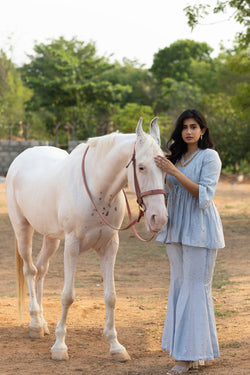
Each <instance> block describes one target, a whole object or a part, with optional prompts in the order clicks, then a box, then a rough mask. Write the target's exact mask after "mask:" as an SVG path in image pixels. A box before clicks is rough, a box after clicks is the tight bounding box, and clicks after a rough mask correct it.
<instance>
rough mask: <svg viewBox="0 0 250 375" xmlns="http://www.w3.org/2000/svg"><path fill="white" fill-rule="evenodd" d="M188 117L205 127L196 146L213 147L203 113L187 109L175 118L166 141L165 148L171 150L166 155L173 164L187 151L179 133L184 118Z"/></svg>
mask: <svg viewBox="0 0 250 375" xmlns="http://www.w3.org/2000/svg"><path fill="white" fill-rule="evenodd" d="M189 118H192V119H194V120H195V121H196V122H197V123H198V124H199V125H200V128H201V129H204V128H206V130H205V133H204V134H203V136H202V139H199V141H198V147H199V148H200V149H202V150H204V149H206V148H214V144H213V141H212V139H211V137H210V135H209V129H208V126H207V122H206V119H205V117H204V116H203V114H202V113H201V112H199V111H197V110H196V109H187V110H186V111H184V112H183V113H182V114H181V115H180V116H179V118H178V119H177V121H176V125H175V129H174V131H173V133H172V134H171V137H170V139H169V141H168V142H167V149H168V150H169V151H170V152H171V154H170V155H167V158H168V159H169V160H170V161H171V162H172V163H173V164H175V163H176V162H177V160H179V159H180V158H181V156H182V155H183V154H185V153H186V152H187V144H186V143H185V142H184V141H183V139H182V136H181V133H182V129H183V122H184V120H186V119H189Z"/></svg>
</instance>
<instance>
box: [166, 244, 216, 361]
mask: <svg viewBox="0 0 250 375" xmlns="http://www.w3.org/2000/svg"><path fill="white" fill-rule="evenodd" d="M167 253H168V257H169V261H170V269H171V276H170V288H169V295H168V305H167V315H166V320H165V326H164V331H163V337H162V348H163V349H166V350H169V352H170V355H171V356H172V357H174V358H175V359H177V360H183V361H198V360H212V359H214V358H216V357H219V345H218V339H217V333H216V324H215V316H214V308H213V300H212V278H213V270H214V265H215V260H216V255H217V250H210V249H206V248H201V247H191V246H185V245H182V244H177V243H172V244H168V245H167Z"/></svg>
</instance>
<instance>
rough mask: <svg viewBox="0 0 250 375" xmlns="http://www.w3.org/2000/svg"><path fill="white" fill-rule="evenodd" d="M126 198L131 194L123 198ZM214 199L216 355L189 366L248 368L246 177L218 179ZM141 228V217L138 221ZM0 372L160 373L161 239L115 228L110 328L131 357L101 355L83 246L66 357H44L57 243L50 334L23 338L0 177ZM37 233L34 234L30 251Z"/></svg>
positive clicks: (207, 370) (49, 340)
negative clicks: (218, 229)
mask: <svg viewBox="0 0 250 375" xmlns="http://www.w3.org/2000/svg"><path fill="white" fill-rule="evenodd" d="M131 198H132V197H131ZM215 203H216V205H217V207H218V209H219V211H220V214H221V217H222V221H223V225H224V232H225V238H226V248H225V249H223V250H220V251H219V253H218V258H217V263H216V269H215V275H214V283H213V297H214V305H215V313H216V322H217V329H218V337H219V344H220V354H221V356H220V358H219V359H216V360H215V361H210V362H206V363H205V367H202V368H201V369H199V370H192V371H191V373H193V374H194V373H199V374H208V375H212V374H213V375H228V374H233V375H238V374H239V375H244V374H245V375H247V374H250V358H249V332H250V329H249V300H250V294H249V228H250V221H249V217H250V184H249V183H243V184H239V183H234V184H232V183H230V181H224V180H222V181H221V182H220V184H219V185H218V189H217V193H216V196H215ZM139 232H140V233H141V234H143V235H144V236H146V235H147V234H146V233H144V224H143V223H140V224H139ZM0 235H1V237H0V239H1V240H0V256H1V270H0V275H1V278H0V279H1V283H0V374H1V375H10V374H11V375H12V374H13V375H14V374H19V375H24V374H25V375H31V374H39V375H46V374H55V375H64V374H65V375H66V374H67V375H68V374H76V375H77V374H82V375H83V374H84V375H90V374H91V375H92V374H102V375H103V374H114V375H118V374H119V375H136V374H138V375H139V374H145V375H158V374H166V372H167V369H169V368H170V367H171V366H172V365H173V364H174V359H173V358H171V357H169V355H168V353H167V352H165V351H163V350H161V348H160V341H161V335H162V330H163V324H164V317H165V313H166V304H167V293H168V287H169V263H168V259H167V256H166V252H165V248H164V246H162V245H160V244H159V243H156V242H154V241H152V242H150V243H146V244H145V243H141V242H140V241H138V240H137V239H136V238H135V237H134V235H133V233H132V232H131V231H126V232H122V233H121V235H120V240H121V244H120V249H119V253H118V257H117V262H116V267H115V281H116V291H117V305H116V306H117V308H116V328H117V331H118V338H119V341H120V342H121V343H122V344H123V345H124V346H126V348H127V350H128V352H129V354H130V356H131V361H129V362H126V363H117V362H114V361H113V360H112V358H111V357H110V355H109V345H108V344H107V342H106V341H105V339H104V337H103V335H102V330H103V325H104V315H105V311H104V301H103V297H102V295H103V288H102V283H101V278H100V272H99V258H98V257H97V256H96V254H95V253H94V252H91V251H90V252H89V253H87V254H85V255H82V256H81V257H80V258H79V262H78V268H77V274H76V284H75V286H76V300H75V302H74V304H73V305H72V307H71V309H70V312H69V316H68V321H67V322H68V331H67V338H66V342H67V345H68V347H69V356H70V359H69V361H63V362H55V361H53V360H51V359H50V347H51V346H52V345H53V343H54V340H55V336H54V331H55V326H56V323H57V322H58V320H59V317H60V311H61V304H60V293H61V290H62V287H63V262H62V255H63V246H62V245H61V247H60V249H59V250H58V252H57V254H56V255H55V256H54V257H53V259H52V261H51V265H50V270H49V274H48V276H47V278H46V282H45V295H44V312H45V318H46V320H47V321H48V324H49V328H50V331H51V334H50V335H49V336H45V337H44V339H39V340H31V339H30V338H29V333H28V324H29V314H28V302H29V299H28V296H27V299H26V311H25V317H24V322H23V324H22V325H21V326H19V324H18V320H17V311H16V310H17V309H16V285H15V259H14V236H13V232H12V228H11V225H10V222H9V219H8V215H7V208H6V202H5V188H4V184H3V183H2V184H0ZM40 246H41V237H40V236H39V235H36V236H35V238H34V255H35V256H36V254H37V252H38V249H39V247H40Z"/></svg>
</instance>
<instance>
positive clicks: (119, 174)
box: [93, 134, 136, 199]
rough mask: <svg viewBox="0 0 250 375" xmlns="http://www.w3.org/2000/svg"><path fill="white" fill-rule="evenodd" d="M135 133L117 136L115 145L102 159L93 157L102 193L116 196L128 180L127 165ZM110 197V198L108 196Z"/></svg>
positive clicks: (131, 152)
mask: <svg viewBox="0 0 250 375" xmlns="http://www.w3.org/2000/svg"><path fill="white" fill-rule="evenodd" d="M135 139H136V137H135V135H132V134H128V135H125V134H121V135H118V136H117V140H116V142H115V144H114V146H113V147H112V148H111V149H110V150H109V152H107V154H106V155H105V157H103V158H102V160H99V159H98V154H97V157H96V158H94V159H93V167H94V168H95V174H96V175H97V176H98V184H100V187H101V189H102V194H103V195H104V196H106V197H112V198H114V197H115V196H116V195H117V194H118V193H119V192H120V191H121V189H122V188H123V187H124V186H125V185H126V184H127V182H128V172H127V168H126V165H127V164H128V162H129V160H130V159H131V157H132V154H133V149H134V144H135ZM108 199H110V198H108Z"/></svg>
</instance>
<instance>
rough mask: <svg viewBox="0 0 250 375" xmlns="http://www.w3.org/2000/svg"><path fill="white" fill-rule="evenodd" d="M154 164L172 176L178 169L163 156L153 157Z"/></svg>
mask: <svg viewBox="0 0 250 375" xmlns="http://www.w3.org/2000/svg"><path fill="white" fill-rule="evenodd" d="M154 159H155V164H156V165H157V167H159V168H160V169H161V170H163V172H166V173H168V174H170V175H172V176H174V175H175V173H176V172H177V171H178V169H177V168H176V167H175V166H174V164H173V163H172V162H171V161H170V160H168V159H167V158H166V157H165V156H160V155H158V156H156V157H155V158H154Z"/></svg>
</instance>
